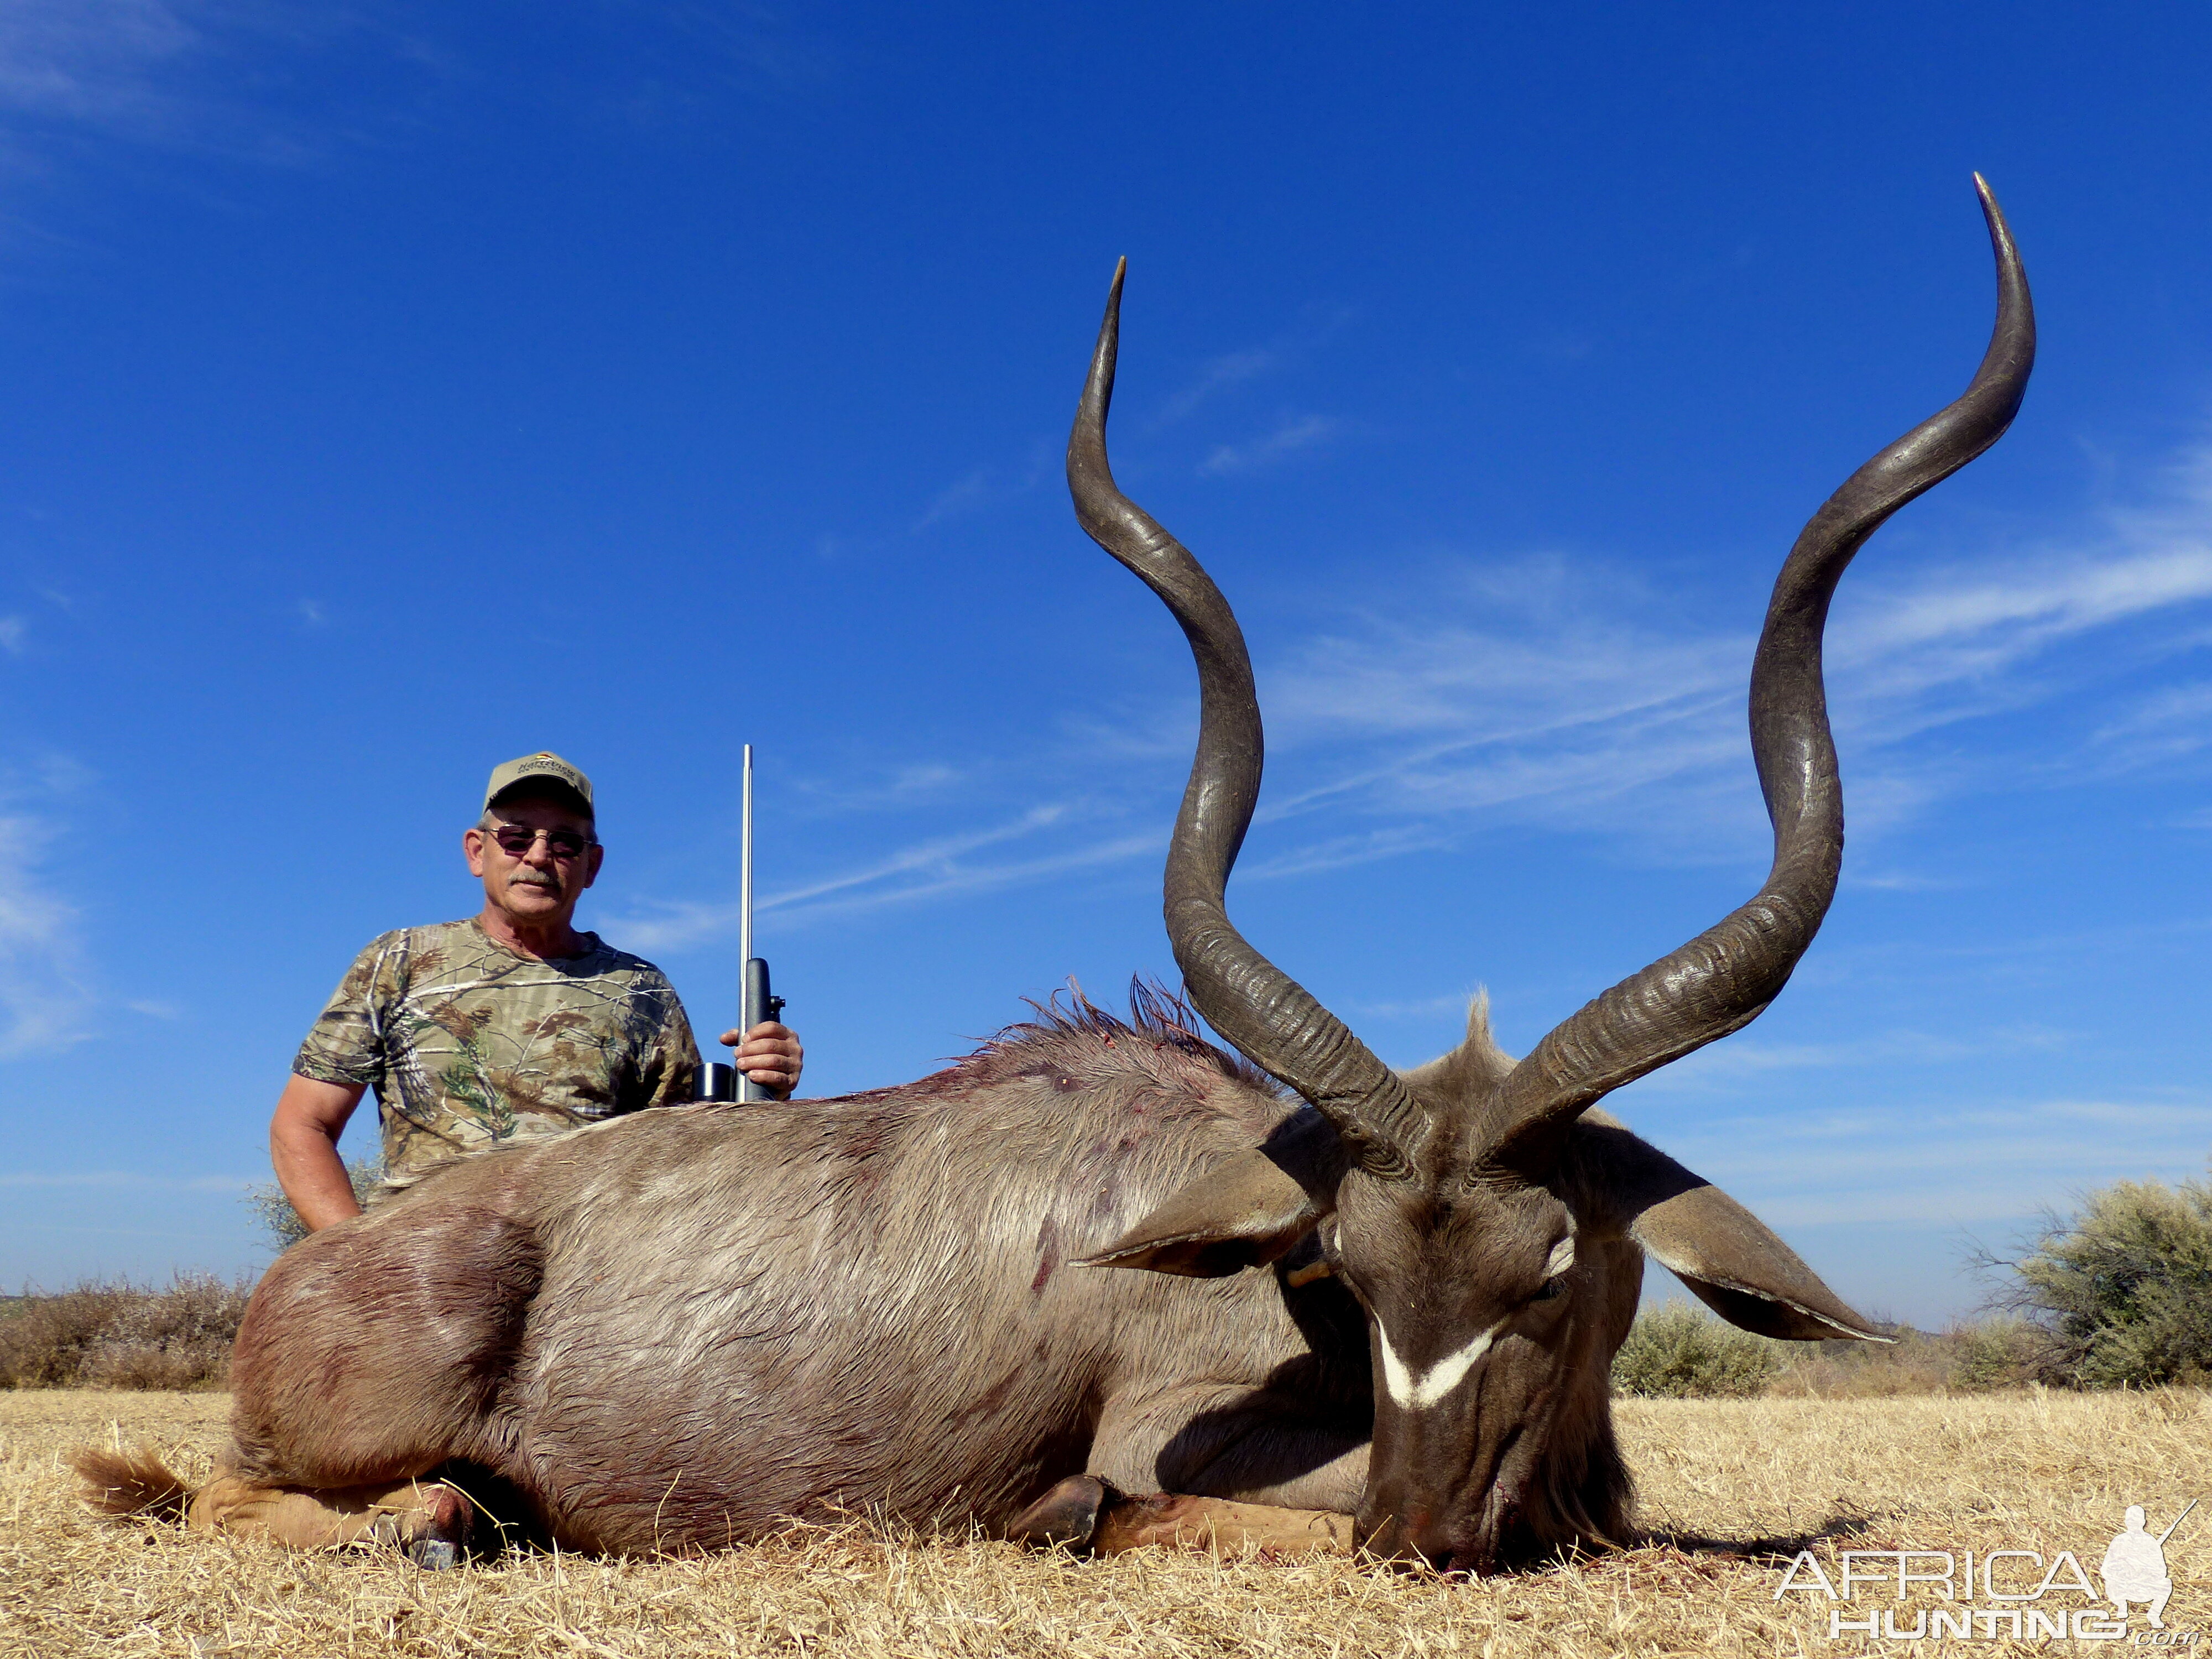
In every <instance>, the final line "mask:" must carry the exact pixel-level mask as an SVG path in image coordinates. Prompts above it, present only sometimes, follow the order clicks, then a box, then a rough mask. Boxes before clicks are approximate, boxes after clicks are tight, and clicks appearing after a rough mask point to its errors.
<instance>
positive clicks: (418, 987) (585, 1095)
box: [292, 918, 699, 1185]
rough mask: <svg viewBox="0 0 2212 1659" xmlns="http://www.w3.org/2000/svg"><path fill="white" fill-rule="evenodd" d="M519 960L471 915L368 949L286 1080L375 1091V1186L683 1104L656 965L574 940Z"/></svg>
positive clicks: (677, 1028) (674, 1037)
mask: <svg viewBox="0 0 2212 1659" xmlns="http://www.w3.org/2000/svg"><path fill="white" fill-rule="evenodd" d="M583 938H584V940H585V942H586V946H587V948H586V950H585V951H584V952H583V954H582V955H580V956H574V957H561V958H558V959H556V960H554V961H548V962H540V961H538V960H535V959H534V958H532V957H524V956H519V955H517V954H516V953H515V952H514V951H510V950H508V949H507V947H506V946H505V945H501V944H499V943H498V942H496V941H495V940H494V939H492V937H491V936H490V935H489V934H488V933H485V932H484V930H483V927H482V926H481V925H479V924H478V923H477V921H476V920H475V919H474V918H471V919H470V920H469V921H444V922H440V923H439V924H437V926H435V927H403V928H400V929H399V930H398V932H396V933H386V934H385V935H384V936H383V937H382V938H380V939H376V940H375V941H374V942H373V943H372V944H371V945H369V947H368V949H367V950H366V951H362V953H361V955H360V956H359V957H356V959H355V962H354V964H353V966H352V967H351V968H349V969H347V970H346V976H345V978H344V979H343V980H341V981H339V982H338V988H337V995H335V996H333V997H332V998H331V1001H330V1006H328V1007H326V1008H325V1009H324V1010H323V1012H322V1017H321V1018H319V1019H318V1020H316V1022H315V1024H314V1029H313V1030H311V1031H309V1032H308V1033H307V1041H306V1042H303V1043H301V1045H300V1054H299V1058H298V1059H296V1060H294V1061H293V1062H292V1069H293V1070H294V1071H295V1072H296V1073H299V1074H300V1075H301V1077H309V1078H315V1079H319V1080H320V1081H322V1082H325V1083H358V1084H362V1085H365V1086H367V1087H369V1088H373V1089H374V1090H375V1091H376V1102H377V1109H378V1112H379V1114H380V1116H381V1118H382V1120H383V1128H384V1171H385V1178H386V1181H387V1182H393V1183H395V1184H403V1185H404V1183H405V1182H407V1181H409V1180H410V1179H412V1178H413V1177H414V1176H419V1175H421V1174H422V1172H423V1171H424V1170H428V1169H429V1168H431V1167H432V1166H434V1165H435V1164H442V1163H444V1162H446V1161H447V1159H448V1158H456V1157H459V1156H460V1155H462V1154H464V1153H467V1152H481V1151H482V1150H483V1148H485V1147H487V1146H495V1145H497V1144H498V1143H500V1142H501V1141H507V1140H513V1139H527V1138H530V1137H533V1136H538V1135H549V1134H557V1133H560V1132H561V1131H562V1130H564V1129H574V1128H576V1127H580V1125H583V1124H586V1123H596V1122H598V1121H599V1120H600V1119H602V1118H606V1117H612V1116H614V1115H616V1114H617V1113H619V1112H634V1111H635V1110H637V1109H639V1108H640V1107H643V1106H661V1105H666V1104H669V1103H673V1102H680V1101H687V1100H689V1099H690V1097H691V1085H692V1080H693V1079H694V1078H695V1077H696V1075H697V1073H698V1067H699V1048H698V1044H697V1043H696V1042H694V1041H693V1039H692V1036H691V1023H690V1021H689V1020H688V1019H686V1018H684V1005H683V1004H682V1003H680V1002H678V1000H676V992H675V988H674V987H671V985H670V984H669V982H668V981H667V980H666V979H665V978H663V977H662V976H661V972H660V969H658V968H656V967H654V966H653V964H652V963H649V962H645V961H641V960H640V959H639V958H638V957H634V956H631V955H629V954H628V953H627V952H625V951H616V950H611V949H610V948H609V947H608V946H606V945H603V944H601V943H600V942H599V935H598V934H596V933H586V934H584V935H583Z"/></svg>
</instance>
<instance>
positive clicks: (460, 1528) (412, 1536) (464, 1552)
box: [403, 1486, 477, 1572]
mask: <svg viewBox="0 0 2212 1659" xmlns="http://www.w3.org/2000/svg"><path fill="white" fill-rule="evenodd" d="M476 1518H477V1517H476V1505H475V1504H471V1503H470V1502H469V1500H468V1499H467V1498H464V1497H462V1496H461V1494H460V1493H459V1492H455V1491H454V1490H453V1488H452V1487H451V1486H441V1487H437V1488H435V1496H433V1498H431V1500H430V1505H429V1508H428V1510H427V1512H425V1513H424V1514H423V1515H422V1518H421V1519H420V1520H419V1521H417V1522H416V1523H415V1526H414V1527H413V1528H412V1530H411V1531H410V1533H409V1534H408V1538H407V1541H406V1543H405V1545H404V1546H403V1548H404V1552H405V1553H406V1556H407V1559H409V1560H410V1561H412V1562H413V1563H414V1564H415V1565H416V1566H418V1567H420V1568H422V1571H425V1572H449V1571H452V1570H453V1568H455V1567H458V1566H459V1565H461V1563H462V1562H463V1561H465V1560H466V1559H468V1554H469V1544H470V1541H471V1534H473V1533H474V1532H475V1530H476Z"/></svg>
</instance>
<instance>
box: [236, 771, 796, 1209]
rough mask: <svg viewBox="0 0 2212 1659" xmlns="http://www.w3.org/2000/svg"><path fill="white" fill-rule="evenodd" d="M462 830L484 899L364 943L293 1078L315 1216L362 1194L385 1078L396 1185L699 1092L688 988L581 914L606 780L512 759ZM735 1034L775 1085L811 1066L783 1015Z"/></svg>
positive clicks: (287, 1134) (276, 1159)
mask: <svg viewBox="0 0 2212 1659" xmlns="http://www.w3.org/2000/svg"><path fill="white" fill-rule="evenodd" d="M461 850H462V852H463V854H465V856H466V858H467V859H468V861H469V872H470V873H471V875H473V876H475V877H477V878H479V879H481V880H482V881H483V894H484V907H483V910H482V911H481V912H480V913H478V914H477V915H474V916H471V918H470V919H469V920H468V921H447V922H441V923H439V924H438V925H436V926H435V927H404V928H401V929H400V930H399V931H398V932H397V933H386V934H385V935H384V936H383V937H382V938H381V939H377V940H376V941H375V942H374V944H372V945H370V946H369V947H368V950H366V951H362V953H361V956H360V957H358V958H357V959H356V961H355V963H354V964H353V967H352V969H350V970H349V972H348V973H347V975H346V976H345V979H344V981H343V982H342V983H341V984H340V985H339V987H338V989H337V995H336V996H334V997H332V998H331V1002H330V1006H328V1007H327V1008H325V1009H324V1010H323V1014H322V1018H319V1019H318V1020H317V1021H316V1022H315V1026H314V1029H313V1030H312V1031H310V1032H308V1034H307V1042H304V1043H302V1044H301V1048H300V1053H299V1057H298V1059H297V1060H295V1061H294V1063H293V1067H292V1078H291V1080H290V1081H289V1083H287V1084H286V1085H284V1092H283V1094H282V1095H281V1096H280V1097H278V1098H277V1101H276V1113H275V1115H273V1116H272V1117H271V1118H270V1121H269V1151H270V1159H271V1161H272V1162H273V1163H274V1164H275V1165H276V1179H277V1182H279V1184H280V1185H282V1186H283V1189H284V1195H285V1196H286V1197H287V1198H289V1200H291V1202H292V1207H293V1208H294V1209H295V1210H296V1211H297V1212H299V1215H300V1218H301V1220H302V1221H304V1222H305V1223H306V1224H307V1227H308V1230H309V1231H319V1230H320V1229H322V1228H325V1227H327V1226H330V1225H332V1224H333V1223H335V1222H339V1221H343V1220H345V1219H346V1218H348V1217H349V1216H354V1215H357V1214H359V1213H360V1212H361V1206H360V1204H359V1202H358V1201H357V1200H356V1198H355V1195H354V1189H353V1183H352V1182H351V1180H350V1179H349V1176H348V1175H347V1172H346V1167H345V1164H344V1162H343V1160H342V1159H341V1158H339V1157H338V1152H337V1143H338V1137H339V1136H340V1135H341V1134H343V1133H344V1131H345V1126H346V1122H347V1121H348V1120H349V1118H350V1117H351V1116H352V1115H353V1110H354V1108H355V1107H356V1106H357V1105H359V1104H360V1103H361V1098H362V1096H363V1095H364V1094H366V1093H367V1092H368V1091H369V1090H370V1089H374V1090H375V1091H376V1099H377V1106H378V1109H379V1115H380V1116H381V1117H382V1119H383V1127H384V1137H383V1138H384V1173H385V1184H386V1190H387V1191H389V1190H390V1189H391V1188H394V1187H404V1186H407V1185H409V1184H410V1183H411V1182H414V1181H416V1180H417V1179H419V1178H420V1177H421V1176H423V1175H425V1174H427V1173H428V1171H429V1170H432V1169H435V1167H437V1166H438V1165H439V1164H444V1163H447V1162H448V1161H449V1160H451V1159H453V1158H460V1157H465V1156H467V1155H468V1154H469V1153H471V1152H482V1151H483V1149H484V1148H486V1147H488V1146H498V1145H500V1144H501V1143H502V1142H506V1141H511V1140H521V1139H533V1138H535V1137H538V1136H541V1135H550V1134H558V1133H562V1132H563V1131H566V1130H569V1129H574V1128H579V1127H582V1126H583V1125H585V1124H588V1123H596V1122H598V1121H600V1120H601V1119H603V1118H608V1117H612V1116H614V1115H617V1114H618V1113H623V1112H634V1111H636V1110H638V1109H641V1108H643V1107H647V1106H663V1105H667V1104H670V1103H675V1102H679V1101H688V1100H690V1098H692V1093H691V1085H692V1079H693V1078H694V1076H695V1075H696V1073H697V1071H698V1069H699V1049H698V1045H697V1044H696V1042H694V1041H693V1040H692V1036H691V1024H690V1021H689V1020H687V1019H685V1018H684V1008H683V1005H682V1004H680V1003H679V1002H678V1001H677V1000H676V993H675V991H674V990H673V989H671V987H670V986H669V983H668V981H666V980H665V979H664V978H662V977H661V975H660V970H659V969H658V968H655V967H654V966H653V964H652V963H649V962H642V961H640V960H639V959H638V958H637V957H633V956H629V955H628V954H626V953H625V952H623V951H617V950H612V949H611V948H609V947H608V946H607V945H605V944H602V943H601V942H600V940H599V936H598V935H597V934H595V933H579V932H577V931H576V929H575V928H574V927H572V926H571V925H570V922H571V919H572V918H573V917H574V915H575V910H576V904H577V902H578V901H579V900H580V899H581V898H582V897H583V896H584V891H585V890H586V888H588V887H589V886H591V884H592V882H594V881H595V880H597V879H598V878H599V865H600V862H601V860H603V859H604V858H605V848H603V847H601V846H600V844H599V831H598V827H597V815H596V812H595V810H594V808H593V806H592V784H591V780H590V779H588V778H586V776H585V775H583V774H582V773H581V772H580V771H578V770H577V769H575V768H574V767H573V766H571V765H569V764H568V762H567V761H564V760H562V758H561V757H559V756H558V755H555V754H550V753H544V752H541V753H538V754H535V755H526V756H524V757H522V758H521V759H520V760H512V761H509V762H507V763H506V764H505V765H504V766H501V767H499V768H497V769H495V770H494V771H493V773H492V775H491V782H490V784H489V786H488V787H486V789H485V791H484V804H483V817H481V818H479V819H478V820H477V823H475V824H474V825H473V826H471V828H470V829H468V830H467V832H466V833H465V834H464V835H463V836H462V837H461ZM722 1042H724V1043H725V1044H726V1045H727V1046H728V1047H730V1048H735V1049H736V1050H737V1054H736V1056H735V1058H736V1061H737V1066H738V1070H739V1071H740V1072H742V1073H744V1074H745V1075H746V1076H748V1077H750V1078H751V1079H752V1080H753V1081H754V1082H756V1083H757V1084H759V1085H762V1087H763V1088H764V1089H766V1090H767V1091H769V1093H770V1094H771V1095H773V1096H775V1097H777V1098H779V1099H781V1098H784V1097H787V1096H788V1095H789V1094H790V1092H791V1090H792V1088H793V1085H795V1084H797V1083H798V1081H799V1071H800V1068H801V1067H802V1066H804V1065H805V1054H804V1053H803V1052H802V1051H801V1049H800V1048H799V1039H798V1037H797V1036H794V1035H793V1033H792V1032H791V1031H789V1030H787V1029H786V1028H785V1027H783V1026H782V1025H781V1024H777V1023H776V1022H775V1021H773V1020H769V1021H764V1022H763V1023H762V1024H758V1025H756V1026H754V1027H753V1028H752V1030H750V1031H745V1032H738V1031H725V1032H724V1033H723V1034H722Z"/></svg>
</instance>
